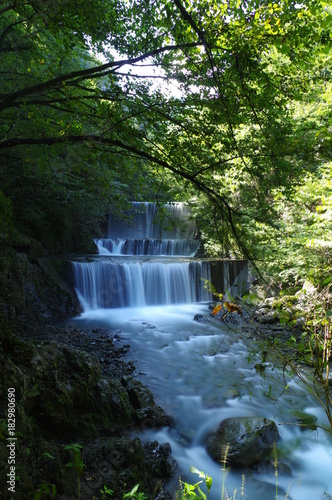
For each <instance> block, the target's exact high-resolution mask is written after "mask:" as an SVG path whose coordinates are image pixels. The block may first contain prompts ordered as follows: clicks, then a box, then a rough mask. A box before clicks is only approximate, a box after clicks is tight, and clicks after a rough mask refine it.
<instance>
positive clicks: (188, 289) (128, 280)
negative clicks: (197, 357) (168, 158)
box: [71, 202, 243, 310]
mask: <svg viewBox="0 0 332 500" xmlns="http://www.w3.org/2000/svg"><path fill="white" fill-rule="evenodd" d="M195 230H196V226H195V222H194V221H193V220H192V219H191V217H190V212H189V211H188V208H187V207H186V206H185V205H184V204H183V203H169V204H167V205H164V206H163V207H162V208H158V207H157V206H156V204H154V203H147V202H146V203H139V202H133V203H132V209H131V210H130V211H129V212H128V214H127V220H126V222H120V221H118V220H116V219H115V218H114V217H113V216H110V217H109V223H108V230H107V235H106V237H105V238H100V239H96V240H95V243H96V245H97V247H98V252H99V255H98V256H97V257H91V258H89V261H88V262H87V261H82V260H81V261H76V262H75V261H73V262H72V263H71V265H72V269H73V278H74V287H75V289H76V292H77V295H78V297H79V299H80V302H81V304H82V306H83V308H84V310H89V309H108V308H119V307H144V306H154V305H169V304H183V303H192V302H204V301H208V300H211V299H212V295H211V293H210V292H208V291H207V289H206V288H204V283H205V282H206V281H207V280H208V281H211V269H212V267H211V262H210V261H208V260H197V259H195V258H194V256H195V254H196V252H197V250H198V248H199V245H200V242H199V240H196V239H195V238H194V235H195ZM229 262H231V261H226V263H223V264H222V272H220V269H219V268H218V269H219V270H218V271H217V272H216V271H215V270H214V271H213V273H214V274H215V275H218V280H219V281H220V279H221V280H222V281H223V283H224V284H225V285H226V286H227V287H228V288H229V286H230V283H229V275H230V270H229V269H230V264H229ZM242 267H243V262H242V261H241V266H240V268H239V270H238V271H237V274H238V273H239V272H240V270H241V269H242ZM213 269H214V268H213ZM234 278H235V276H234ZM226 281H227V283H226ZM218 286H219V284H218Z"/></svg>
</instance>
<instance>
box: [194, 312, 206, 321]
mask: <svg viewBox="0 0 332 500" xmlns="http://www.w3.org/2000/svg"><path fill="white" fill-rule="evenodd" d="M194 321H198V323H208V322H209V318H207V317H206V316H203V314H195V316H194Z"/></svg>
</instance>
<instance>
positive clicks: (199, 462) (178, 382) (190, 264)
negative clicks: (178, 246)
mask: <svg viewBox="0 0 332 500" xmlns="http://www.w3.org/2000/svg"><path fill="white" fill-rule="evenodd" d="M168 209H169V212H170V211H172V210H173V209H172V208H170V207H168ZM134 210H135V211H136V212H137V216H135V217H134V219H133V221H134V222H133V223H132V224H131V226H130V225H129V226H128V225H125V226H123V225H121V224H120V223H118V222H116V221H113V220H110V224H109V230H108V235H107V238H105V240H104V241H103V243H102V244H101V245H100V247H99V248H100V250H101V251H100V255H99V256H97V257H94V258H90V259H89V260H88V261H77V262H74V263H73V271H74V276H75V286H76V289H77V292H78V295H79V297H80V300H81V303H82V306H83V309H84V311H85V312H84V313H83V314H82V315H81V317H80V318H78V319H77V320H76V321H77V322H79V323H80V324H81V325H82V323H83V324H84V325H88V326H89V327H91V326H92V325H95V326H106V327H107V328H110V327H114V328H116V329H119V328H120V329H121V330H122V334H121V337H122V339H123V340H124V341H125V342H128V341H129V342H130V344H131V351H130V354H131V356H132V355H134V356H135V359H136V361H135V365H136V367H137V371H138V372H139V373H140V376H141V377H142V381H143V382H144V383H145V384H146V385H147V386H148V387H149V388H150V389H151V390H152V392H153V393H154V395H155V399H156V402H157V403H158V404H160V405H161V406H162V407H163V408H164V409H165V411H166V412H168V413H169V414H170V415H171V416H172V418H173V421H174V424H173V425H172V427H171V428H169V427H167V428H162V429H150V428H149V429H147V430H145V431H144V432H142V435H141V439H143V440H144V439H146V440H158V441H159V442H160V443H162V442H169V443H170V444H171V448H172V453H173V456H174V458H175V459H176V460H177V462H178V464H179V469H178V471H177V474H178V476H181V477H182V478H186V480H187V481H188V482H192V483H195V482H197V480H198V478H197V476H191V475H190V474H189V469H190V466H195V467H196V468H198V469H199V470H202V471H204V472H206V473H209V474H211V476H212V477H213V485H212V489H211V492H210V496H209V499H210V500H220V499H221V498H222V490H223V488H224V489H225V490H227V494H228V497H229V498H234V491H235V490H237V495H236V498H241V499H246V500H257V498H259V499H260V500H273V499H274V498H278V499H281V498H287V499H288V500H316V499H317V500H319V499H323V498H324V499H328V498H331V497H330V496H329V495H331V494H332V486H331V484H332V480H331V479H330V477H331V470H332V442H331V439H330V437H329V436H328V434H327V433H325V432H324V431H310V430H308V429H303V428H302V429H301V428H299V427H296V426H295V425H291V424H292V422H294V420H295V416H294V412H295V410H297V411H302V412H305V413H309V414H311V415H314V416H316V417H317V418H318V421H319V423H320V424H323V425H324V424H325V425H327V422H326V418H324V413H323V411H322V410H321V409H320V408H319V407H318V406H317V403H316V400H315V399H314V398H313V397H312V396H311V395H310V394H309V393H308V392H307V391H306V390H304V389H303V388H302V387H301V385H300V384H299V383H298V382H297V379H296V377H294V376H293V375H292V374H291V373H290V372H287V371H281V370H279V369H278V367H277V366H275V365H274V363H273V361H270V362H269V363H265V364H264V370H259V369H257V366H260V365H261V364H262V354H261V350H262V349H266V345H261V344H260V343H259V342H258V341H257V339H256V338H255V337H252V336H250V335H248V334H245V333H244V331H242V330H241V326H239V327H236V328H229V327H228V326H227V325H226V324H223V323H222V322H220V321H218V320H216V319H214V318H211V317H210V316H209V312H208V308H207V304H206V303H204V302H205V301H208V300H210V299H211V297H210V295H209V294H208V292H207V291H206V290H205V289H204V280H205V279H210V277H212V278H213V276H214V278H215V280H216V287H217V289H218V290H220V291H222V292H226V291H227V290H228V289H229V288H230V285H234V287H235V286H236V285H237V286H238V289H239V288H240V287H241V274H242V273H243V272H246V271H245V268H244V271H242V273H241V269H242V268H243V263H240V264H239V263H236V262H233V261H223V262H209V261H206V262H204V261H203V262H202V261H199V260H197V259H195V258H188V254H187V256H183V255H181V256H180V257H176V256H175V255H171V256H170V255H168V256H167V257H158V258H157V257H156V256H155V255H154V254H153V253H152V255H148V253H145V250H144V245H143V252H141V250H137V248H139V247H140V248H142V247H141V243H133V241H135V240H136V241H137V240H140V241H143V242H144V241H145V240H146V241H148V243H146V245H148V244H149V240H152V242H153V243H152V246H154V248H157V245H160V244H161V243H162V242H163V241H164V237H165V239H170V240H179V241H187V240H190V239H191V241H195V240H193V234H194V230H195V227H194V226H192V225H191V227H190V230H188V229H187V228H183V227H181V230H182V232H180V233H179V232H178V230H175V228H174V227H171V228H167V229H168V232H167V231H165V233H163V226H162V225H161V224H159V222H155V223H154V222H153V221H155V219H156V217H157V219H158V216H157V213H156V208H155V206H153V205H152V204H144V206H143V205H138V204H135V205H134ZM176 210H177V211H178V213H179V212H181V211H182V215H183V212H184V207H183V206H181V205H177V206H176ZM169 212H168V215H170V213H169ZM158 220H159V219H158ZM182 220H183V217H182ZM151 225H152V226H153V227H151ZM133 226H135V227H133ZM132 231H133V232H132ZM176 233H177V234H176ZM110 239H114V241H115V240H116V239H117V241H118V243H116V245H118V246H117V247H116V248H115V247H113V246H111V245H113V243H112V244H110V243H107V241H109V240H110ZM120 240H121V241H122V242H126V241H128V240H130V243H124V244H123V246H124V247H126V245H127V247H126V250H123V249H121V248H120V245H121V244H122V243H121V244H120ZM157 242H158V243H157ZM195 243H196V242H195ZM128 249H130V250H128ZM133 249H134V250H133ZM136 250H137V252H138V253H139V255H135V256H130V255H129V254H130V253H131V252H134V251H136ZM111 252H113V253H111ZM187 252H188V253H189V251H188V250H187ZM142 253H143V255H142ZM190 254H191V252H190ZM212 281H213V279H212ZM234 289H235V288H234ZM195 314H202V315H203V316H205V317H206V319H207V321H206V322H204V323H199V322H197V321H193V317H194V316H195ZM285 385H286V388H285ZM237 416H262V417H265V418H271V419H272V420H274V421H275V422H276V423H277V425H278V428H279V433H280V437H281V439H280V442H279V443H278V445H277V455H278V462H283V463H284V464H286V465H284V467H283V468H281V469H280V470H279V471H278V476H277V477H276V475H275V470H274V467H273V466H271V467H262V468H257V469H255V470H249V469H245V470H236V469H231V470H229V471H228V473H227V476H226V477H225V476H223V475H222V473H221V465H220V464H217V463H215V462H213V461H212V459H211V458H210V457H209V456H208V454H207V452H206V448H205V442H206V438H207V436H208V434H209V432H211V431H213V430H215V429H216V427H217V426H218V424H219V423H220V422H221V421H222V420H223V419H225V418H228V417H237ZM147 427H149V425H148V424H147ZM287 467H289V470H291V471H292V472H291V473H290V472H289V471H288V472H287ZM283 470H284V472H283ZM243 476H244V478H245V481H244V485H243ZM242 485H243V491H241V488H242ZM223 498H227V496H226V494H225V492H224V496H223Z"/></svg>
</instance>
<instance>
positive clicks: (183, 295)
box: [72, 261, 210, 309]
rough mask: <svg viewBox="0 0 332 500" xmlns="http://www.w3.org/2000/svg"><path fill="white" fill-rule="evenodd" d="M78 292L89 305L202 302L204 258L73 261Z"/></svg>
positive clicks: (204, 294)
mask: <svg viewBox="0 0 332 500" xmlns="http://www.w3.org/2000/svg"><path fill="white" fill-rule="evenodd" d="M72 265H73V269H74V277H75V287H76V289H77V291H78V295H79V296H80V297H81V298H82V299H83V300H82V301H83V302H84V303H85V304H86V306H87V307H89V308H91V309H100V308H113V307H139V306H149V305H163V304H164V305H167V304H180V303H190V302H202V301H206V300H209V299H210V294H209V293H208V292H207V291H206V290H205V289H204V287H203V286H202V285H201V284H200V281H201V282H202V280H206V279H210V273H209V266H208V264H207V263H204V262H196V261H195V262H157V261H156V262H140V261H137V262H132V261H129V262H121V263H120V262H113V261H100V262H98V261H95V262H73V263H72Z"/></svg>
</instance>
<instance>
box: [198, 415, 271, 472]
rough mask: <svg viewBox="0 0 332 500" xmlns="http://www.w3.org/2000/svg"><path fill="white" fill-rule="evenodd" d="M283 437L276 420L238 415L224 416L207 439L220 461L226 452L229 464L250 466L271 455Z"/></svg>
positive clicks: (214, 457)
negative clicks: (280, 436) (225, 417)
mask: <svg viewBox="0 0 332 500" xmlns="http://www.w3.org/2000/svg"><path fill="white" fill-rule="evenodd" d="M278 439H279V432H278V429H277V426H276V424H275V423H274V422H273V421H272V420H269V419H267V418H261V417H235V418H228V419H226V420H223V421H222V422H221V424H220V426H219V428H218V430H217V432H215V433H214V434H213V435H211V436H210V437H209V438H208V440H207V445H206V448H207V452H208V454H209V455H210V456H211V458H213V460H215V461H216V462H221V461H222V460H223V459H224V456H225V454H226V460H227V463H228V464H229V465H232V466H234V467H250V466H252V465H254V464H257V463H260V462H262V461H264V460H266V459H267V458H269V456H270V455H271V452H272V450H273V447H274V445H275V443H276V442H277V441H278Z"/></svg>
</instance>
